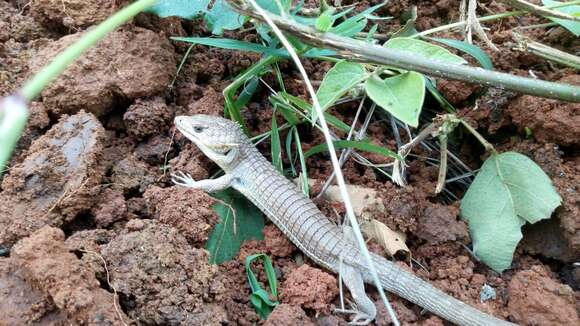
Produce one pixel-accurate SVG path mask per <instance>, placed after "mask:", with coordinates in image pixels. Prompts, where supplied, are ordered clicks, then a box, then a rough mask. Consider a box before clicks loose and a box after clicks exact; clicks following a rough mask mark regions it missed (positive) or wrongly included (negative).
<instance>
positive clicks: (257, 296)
mask: <svg viewBox="0 0 580 326" xmlns="http://www.w3.org/2000/svg"><path fill="white" fill-rule="evenodd" d="M258 259H261V260H262V261H263V263H264V271H265V272H266V278H267V279H268V286H269V287H270V291H271V294H272V297H273V298H274V301H272V300H270V296H269V295H268V292H266V290H264V289H262V287H261V286H260V283H259V282H258V279H257V277H256V275H255V274H254V272H253V271H252V262H253V261H257V260H258ZM245 266H246V274H247V276H248V283H249V284H250V289H251V290H252V294H251V295H250V302H251V303H252V305H253V306H254V309H255V310H256V312H257V313H258V315H260V317H261V318H262V319H266V318H268V315H270V313H271V312H272V310H273V309H274V307H276V306H277V305H278V304H279V302H278V290H277V280H276V273H275V272H274V267H273V266H272V261H271V260H270V257H268V256H266V255H265V254H255V255H251V256H248V257H246V262H245Z"/></svg>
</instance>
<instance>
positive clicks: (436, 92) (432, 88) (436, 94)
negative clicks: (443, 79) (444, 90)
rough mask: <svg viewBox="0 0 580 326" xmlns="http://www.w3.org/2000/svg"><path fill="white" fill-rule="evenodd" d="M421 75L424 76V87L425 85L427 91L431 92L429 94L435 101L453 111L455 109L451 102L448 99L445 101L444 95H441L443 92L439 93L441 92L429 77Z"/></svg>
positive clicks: (448, 110)
mask: <svg viewBox="0 0 580 326" xmlns="http://www.w3.org/2000/svg"><path fill="white" fill-rule="evenodd" d="M423 77H424V78H425V87H427V90H428V91H429V93H431V95H432V96H433V97H434V98H435V100H436V101H437V102H439V105H441V107H443V108H444V109H445V110H446V111H447V112H449V113H453V112H455V111H457V110H456V109H455V108H454V107H453V105H452V104H451V103H449V101H447V99H446V98H445V96H443V94H441V92H439V90H438V89H437V87H436V86H435V83H434V82H433V81H432V80H431V79H429V78H428V77H425V76H423Z"/></svg>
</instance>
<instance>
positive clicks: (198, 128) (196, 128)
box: [193, 126, 204, 133]
mask: <svg viewBox="0 0 580 326" xmlns="http://www.w3.org/2000/svg"><path fill="white" fill-rule="evenodd" d="M203 129H204V128H203V127H202V126H195V127H193V131H195V132H197V133H200V132H202V131H203Z"/></svg>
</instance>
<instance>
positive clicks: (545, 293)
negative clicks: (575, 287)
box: [508, 266, 580, 325]
mask: <svg viewBox="0 0 580 326" xmlns="http://www.w3.org/2000/svg"><path fill="white" fill-rule="evenodd" d="M509 295H510V300H509V305H508V309H509V313H510V316H512V317H513V319H514V321H516V322H518V323H520V324H521V325H578V324H580V319H579V318H578V312H577V310H576V299H575V298H574V292H573V291H572V289H571V288H570V287H569V286H567V285H563V284H560V283H558V282H557V281H555V280H554V279H552V278H551V277H550V276H549V273H548V272H547V271H546V270H545V269H544V268H543V267H541V266H533V267H532V268H531V270H525V271H520V272H518V273H517V274H516V275H514V277H513V278H512V280H511V282H510V284H509Z"/></svg>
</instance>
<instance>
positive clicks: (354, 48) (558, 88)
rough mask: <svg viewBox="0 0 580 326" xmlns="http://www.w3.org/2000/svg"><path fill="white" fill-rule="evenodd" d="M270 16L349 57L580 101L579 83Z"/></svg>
mask: <svg viewBox="0 0 580 326" xmlns="http://www.w3.org/2000/svg"><path fill="white" fill-rule="evenodd" d="M227 2H228V3H229V4H230V5H231V6H232V7H233V8H234V9H235V10H237V11H238V12H240V13H242V14H243V15H246V16H249V17H252V18H255V19H258V20H261V21H263V20H264V18H263V17H262V16H260V15H259V14H258V13H257V12H256V11H255V10H253V9H252V8H251V7H250V6H248V5H247V4H246V1H245V0H227ZM267 16H268V18H269V19H271V20H272V21H273V22H274V24H276V25H277V26H278V27H279V28H281V29H282V30H284V31H286V32H288V33H290V34H292V35H293V36H295V37H298V38H299V39H300V40H302V41H303V42H305V43H308V44H310V45H312V46H316V47H321V48H330V49H334V50H337V52H338V55H339V56H340V57H343V58H346V59H349V60H354V61H360V62H366V63H373V64H380V65H388V66H390V67H394V68H399V69H405V70H413V71H417V72H420V73H423V74H426V75H429V76H433V77H441V78H446V79H455V80H461V81H465V82H469V83H475V84H480V85H484V86H486V87H496V88H501V89H506V90H511V91H514V92H518V93H523V94H530V95H535V96H540V97H546V98H552V99H558V100H563V101H569V102H580V87H578V86H573V85H569V84H563V83H554V82H548V81H543V80H537V79H532V78H526V77H520V76H516V75H511V74H507V73H501V72H495V71H490V70H485V69H482V68H476V67H470V66H466V65H457V64H450V63H446V62H442V61H435V60H431V59H427V58H425V57H422V56H417V55H414V54H413V53H409V52H406V51H400V50H394V49H388V48H385V47H382V46H380V45H376V44H371V43H369V42H363V41H359V40H355V39H352V38H347V37H343V36H339V35H336V34H332V33H321V32H319V31H317V30H316V29H314V28H312V27H309V26H305V25H302V24H300V23H297V22H295V21H293V20H290V19H287V18H283V17H280V16H278V15H274V14H272V13H267Z"/></svg>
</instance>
